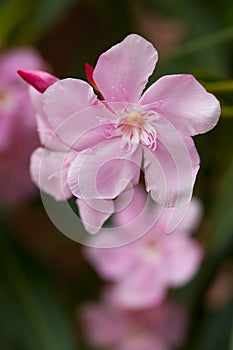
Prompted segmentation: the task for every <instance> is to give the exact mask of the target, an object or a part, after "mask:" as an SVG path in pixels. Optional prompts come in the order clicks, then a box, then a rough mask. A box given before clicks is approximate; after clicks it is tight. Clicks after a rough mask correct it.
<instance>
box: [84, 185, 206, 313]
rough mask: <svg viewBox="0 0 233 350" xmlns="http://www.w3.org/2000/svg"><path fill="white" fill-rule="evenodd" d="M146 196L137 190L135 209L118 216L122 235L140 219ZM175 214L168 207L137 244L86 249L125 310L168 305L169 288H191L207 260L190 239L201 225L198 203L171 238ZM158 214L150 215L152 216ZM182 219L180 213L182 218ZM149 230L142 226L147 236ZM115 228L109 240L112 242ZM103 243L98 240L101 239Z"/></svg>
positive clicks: (129, 206) (93, 263)
mask: <svg viewBox="0 0 233 350" xmlns="http://www.w3.org/2000/svg"><path fill="white" fill-rule="evenodd" d="M141 197H144V192H143V191H140V190H139V189H136V190H135V196H134V198H133V200H132V201H131V202H130V204H129V205H128V206H127V207H126V208H125V209H124V210H122V211H121V212H119V213H117V214H116V215H115V217H114V221H115V223H116V224H118V225H120V226H121V225H122V230H123V233H125V234H126V235H127V234H128V232H129V227H130V226H128V225H127V217H128V223H130V221H133V220H134V217H135V218H136V217H137V215H138V207H137V205H135V203H140V202H141V203H142V202H143V201H142V198H141ZM172 211H176V212H177V211H179V209H172V208H165V209H164V210H163V211H162V214H161V216H160V217H159V219H158V221H157V222H156V223H155V225H154V226H153V228H152V229H151V230H150V232H148V233H146V234H145V235H144V236H143V237H141V238H140V239H138V240H137V241H135V242H133V243H131V244H128V245H125V246H123V247H118V248H111V249H104V248H88V247H85V248H84V253H85V256H86V258H87V259H88V260H89V261H90V262H91V264H92V266H93V267H94V268H95V269H96V270H97V271H98V273H99V274H100V275H101V277H103V278H104V279H107V280H109V281H114V282H115V284H114V287H113V293H114V297H115V300H116V301H118V303H119V304H120V305H123V306H125V307H130V308H144V307H148V306H151V305H155V304H159V303H161V301H162V300H164V298H165V296H166V293H167V290H168V288H170V287H178V286H181V285H183V284H185V283H187V282H188V281H189V280H190V279H191V278H192V277H193V276H194V275H195V273H196V271H197V269H198V268H199V265H200V262H201V259H202V249H201V247H200V245H199V244H198V243H197V242H196V241H195V239H193V238H192V237H190V232H191V231H192V230H194V228H195V227H196V226H197V224H198V222H199V219H200V215H201V205H200V203H199V201H198V200H197V199H193V200H192V201H191V204H190V206H189V208H188V211H187V213H186V215H185V217H184V218H183V220H182V221H181V222H180V223H179V225H178V227H177V228H176V229H175V230H174V232H173V233H172V234H169V235H168V234H166V225H167V222H168V220H169V217H170V215H171V212H172ZM154 212H155V210H152V211H151V215H154V214H153V213H154ZM178 214H179V213H178ZM144 230H145V226H144V225H143V226H142V227H141V231H142V233H143V232H144ZM110 231H111V229H110V230H109V233H108V232H107V231H106V232H105V235H106V236H108V235H109V237H110V238H109V239H111V232H110ZM96 241H98V236H97V237H96Z"/></svg>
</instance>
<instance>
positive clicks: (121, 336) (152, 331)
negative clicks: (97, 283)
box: [78, 291, 187, 350]
mask: <svg viewBox="0 0 233 350" xmlns="http://www.w3.org/2000/svg"><path fill="white" fill-rule="evenodd" d="M109 294H110V295H109ZM78 316H79V319H80V322H81V325H82V328H83V334H84V338H85V340H86V342H87V344H89V345H90V346H92V347H93V349H101V350H102V349H103V350H104V349H111V350H132V349H134V350H155V349H156V350H172V349H174V348H176V347H179V346H180V345H181V344H182V342H183V341H184V337H185V333H186V328H187V313H186V310H185V309H184V308H183V307H182V306H181V305H179V304H177V303H175V302H173V301H170V300H167V301H166V302H164V303H163V304H161V305H159V306H157V307H152V308H149V309H144V310H128V309H124V308H119V306H117V305H116V304H115V301H114V297H113V296H112V295H111V291H107V293H106V292H105V295H104V296H103V298H102V301H101V302H99V303H88V304H86V305H84V306H83V307H82V308H81V309H80V310H79V313H78Z"/></svg>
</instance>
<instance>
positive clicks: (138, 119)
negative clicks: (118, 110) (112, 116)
mask: <svg viewBox="0 0 233 350" xmlns="http://www.w3.org/2000/svg"><path fill="white" fill-rule="evenodd" d="M125 124H126V125H127V124H128V125H132V126H135V127H142V125H143V119H142V116H141V114H139V113H138V112H132V113H130V114H128V115H127V116H126V117H125Z"/></svg>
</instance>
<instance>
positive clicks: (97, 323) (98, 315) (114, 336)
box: [81, 303, 127, 349]
mask: <svg viewBox="0 0 233 350" xmlns="http://www.w3.org/2000/svg"><path fill="white" fill-rule="evenodd" d="M81 320H82V324H83V326H84V334H85V337H86V339H87V341H88V343H89V344H91V345H93V346H94V347H98V348H102V347H104V348H105V347H106V346H107V347H109V346H110V347H111V349H112V348H113V346H114V344H117V343H118V342H119V340H120V339H121V338H122V336H124V334H125V332H126V327H127V323H126V322H127V321H126V320H125V317H124V314H122V313H121V312H120V310H117V309H116V308H114V307H111V304H110V305H108V304H107V303H106V304H105V303H102V304H99V305H97V304H91V303H90V304H86V305H84V306H83V307H82V309H81ZM116 325H117V326H116Z"/></svg>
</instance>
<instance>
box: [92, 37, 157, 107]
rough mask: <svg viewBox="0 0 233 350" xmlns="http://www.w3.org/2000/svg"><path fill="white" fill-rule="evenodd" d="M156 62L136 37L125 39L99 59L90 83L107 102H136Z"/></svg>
mask: <svg viewBox="0 0 233 350" xmlns="http://www.w3.org/2000/svg"><path fill="white" fill-rule="evenodd" d="M157 59H158V53H157V51H156V50H155V48H154V47H153V46H152V44H151V43H149V42H148V41H147V40H145V39H143V38H142V37H140V36H139V35H136V34H131V35H128V36H127V37H126V38H125V39H124V40H123V41H122V42H121V43H119V44H117V45H115V46H113V47H112V48H111V49H109V50H108V51H106V52H105V53H103V54H102V55H101V56H100V57H99V59H98V62H97V64H96V67H95V70H94V74H93V77H94V81H95V83H96V85H97V87H98V89H99V90H100V92H101V94H102V95H103V96H104V98H105V100H107V101H108V102H122V101H128V102H137V101H138V100H139V98H140V96H141V94H142V91H143V89H144V87H145V85H146V83H147V80H148V78H149V76H150V75H151V74H152V72H153V70H154V67H155V64H156V62H157Z"/></svg>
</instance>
